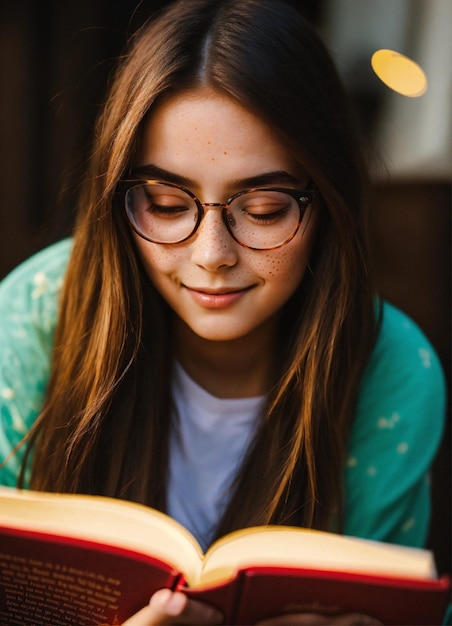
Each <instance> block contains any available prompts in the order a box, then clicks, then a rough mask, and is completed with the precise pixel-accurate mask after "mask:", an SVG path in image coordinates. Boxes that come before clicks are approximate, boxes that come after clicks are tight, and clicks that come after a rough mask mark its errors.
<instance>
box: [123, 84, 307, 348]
mask: <svg viewBox="0 0 452 626" xmlns="http://www.w3.org/2000/svg"><path fill="white" fill-rule="evenodd" d="M137 169H138V170H139V171H140V176H141V175H143V177H145V178H154V179H155V178H157V179H159V180H164V181H165V182H175V181H180V184H183V186H184V187H185V188H187V189H189V190H190V191H192V192H193V193H194V194H196V196H197V197H198V198H199V199H200V200H201V202H203V203H204V202H206V203H209V202H224V201H226V200H227V199H228V198H229V197H230V196H232V195H233V194H234V193H236V192H238V191H241V190H243V189H245V188H249V187H250V186H257V184H258V183H257V182H256V181H257V179H258V178H260V177H265V178H263V180H264V181H265V182H266V184H265V185H264V186H267V187H269V186H283V187H289V188H296V189H305V188H306V186H307V182H308V181H307V177H306V174H305V173H304V172H303V171H300V168H299V167H297V165H296V164H295V162H294V161H293V160H292V159H291V157H290V155H289V154H288V152H287V151H286V150H285V149H284V146H283V145H282V144H281V142H280V141H279V140H278V139H277V137H276V135H275V134H274V133H273V132H272V130H271V128H270V127H269V126H267V125H266V124H264V123H263V122H262V121H261V120H260V119H259V118H257V117H255V116H254V115H253V114H252V113H251V112H250V111H248V110H247V109H244V108H242V107H241V106H240V105H238V104H237V103H236V102H235V101H233V100H231V99H229V98H227V97H225V96H223V95H221V94H218V93H216V92H214V91H211V90H207V89H205V88H203V89H201V88H200V89H196V90H193V91H189V92H184V93H182V94H179V95H176V96H174V97H172V98H171V99H169V100H166V101H165V102H164V103H162V104H160V105H159V106H158V107H157V108H156V109H155V110H154V111H153V112H152V114H151V116H150V118H149V120H148V121H147V123H146V126H145V128H144V134H143V137H142V149H141V153H140V158H139V161H138V163H137ZM250 179H256V181H251V180H250ZM250 182H251V183H254V184H250ZM205 211H206V212H205V215H204V218H203V220H202V222H201V225H200V226H199V228H198V230H197V231H196V233H195V235H194V236H193V237H192V238H191V239H189V240H188V241H185V242H183V243H179V244H172V245H166V244H155V243H150V242H148V241H146V240H144V239H143V238H141V237H139V236H138V235H136V234H135V240H136V245H137V248H138V251H139V254H140V256H141V258H142V260H143V263H144V266H145V268H146V271H147V273H148V275H149V277H150V279H151V280H152V282H153V283H154V285H155V287H156V288H157V289H158V291H159V292H160V293H161V295H162V296H163V297H164V299H165V300H166V301H167V302H168V304H169V305H170V306H171V308H172V309H173V310H174V311H175V313H176V314H177V316H178V318H179V323H180V321H181V322H182V326H183V327H185V328H187V327H188V328H189V329H190V330H191V331H192V332H193V333H195V334H196V335H198V336H199V337H201V338H203V339H207V340H212V341H231V340H235V339H240V338H243V337H245V336H247V335H249V334H250V333H253V332H256V331H262V332H267V330H268V329H269V328H273V327H274V324H275V323H276V321H277V317H278V312H279V311H280V310H281V307H283V305H284V304H285V303H286V302H287V300H288V299H289V298H290V296H291V295H292V294H293V293H294V291H295V290H296V288H297V287H298V285H299V284H300V281H301V280H302V279H303V275H304V273H305V271H306V267H307V262H308V258H309V252H310V249H311V247H312V243H313V238H314V234H315V224H316V221H317V220H316V215H315V210H313V208H312V205H311V206H309V207H308V210H307V213H306V214H305V216H304V219H303V222H302V225H301V227H300V229H299V230H298V232H297V234H296V235H295V237H294V238H293V239H292V240H291V241H290V242H289V243H287V244H286V245H284V246H283V247H280V248H277V249H274V250H251V249H247V248H244V247H243V246H241V245H240V244H238V243H237V242H236V241H234V239H233V238H232V237H231V235H230V234H229V232H228V231H227V229H226V226H225V224H224V222H223V220H222V216H221V208H218V207H215V208H214V207H212V208H209V207H206V208H205ZM258 334H259V333H258Z"/></svg>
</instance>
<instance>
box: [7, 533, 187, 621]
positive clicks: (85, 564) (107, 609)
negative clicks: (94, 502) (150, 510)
mask: <svg viewBox="0 0 452 626" xmlns="http://www.w3.org/2000/svg"><path fill="white" fill-rule="evenodd" d="M107 523H108V522H107ZM179 578H180V576H179V574H178V572H176V571H175V570H173V569H172V568H171V567H170V566H168V565H166V564H165V563H163V562H162V561H159V560H157V559H153V558H152V557H149V556H146V555H142V554H139V553H137V552H133V551H130V550H125V549H122V548H118V547H113V546H106V545H100V544H98V543H94V542H91V541H85V540H81V539H74V538H66V537H60V536H56V535H47V534H44V533H37V532H36V533H35V532H29V531H18V530H14V529H6V528H2V529H1V535H0V624H5V625H6V624H7V625H8V626H26V625H30V626H97V625H100V624H102V625H105V624H111V625H115V624H122V623H123V622H124V621H125V620H126V619H127V618H128V617H130V616H131V615H133V614H134V613H136V612H137V611H138V610H139V609H141V608H142V607H143V606H145V605H146V604H147V603H148V602H149V598H150V597H151V594H152V593H153V592H154V591H156V590H157V589H160V588H162V587H169V588H174V587H175V585H176V584H177V582H178V580H179Z"/></svg>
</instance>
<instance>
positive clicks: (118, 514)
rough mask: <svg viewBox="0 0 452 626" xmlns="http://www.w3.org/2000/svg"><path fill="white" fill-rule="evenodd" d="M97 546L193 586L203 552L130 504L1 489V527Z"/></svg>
mask: <svg viewBox="0 0 452 626" xmlns="http://www.w3.org/2000/svg"><path fill="white" fill-rule="evenodd" d="M2 524H4V525H13V526H16V527H20V528H23V529H28V530H33V531H41V532H50V533H53V534H56V535H64V536H70V537H78V538H82V539H86V540H92V541H100V542H103V543H106V544H109V545H112V546H119V547H122V548H128V549H130V550H136V551H138V552H141V553H142V554H146V555H150V556H153V557H155V558H157V559H161V560H163V561H165V562H167V563H169V564H170V565H172V566H173V567H175V568H176V569H177V570H178V571H182V572H184V573H185V576H186V578H187V580H188V581H189V582H190V583H191V584H195V583H196V579H197V578H198V575H199V571H200V567H201V558H202V550H201V548H200V546H199V545H198V543H197V542H196V540H195V538H194V537H193V536H192V535H191V533H189V532H188V531H187V530H186V529H185V528H184V527H183V526H182V525H180V524H178V523H177V522H176V521H174V520H173V519H171V518H170V517H168V516H167V515H164V514H163V513H159V512H158V511H155V510H153V509H150V508H148V507H145V506H143V505H140V504H135V503H133V502H125V501H123V500H117V499H113V498H103V497H97V496H83V495H72V494H71V495H67V494H47V493H41V492H32V491H23V492H21V491H18V490H15V489H9V488H4V487H3V488H1V489H0V525H2Z"/></svg>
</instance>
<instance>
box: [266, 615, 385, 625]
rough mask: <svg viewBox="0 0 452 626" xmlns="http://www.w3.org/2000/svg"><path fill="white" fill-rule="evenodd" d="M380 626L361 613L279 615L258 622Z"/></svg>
mask: <svg viewBox="0 0 452 626" xmlns="http://www.w3.org/2000/svg"><path fill="white" fill-rule="evenodd" d="M303 624H305V625H309V626H382V623H381V622H380V621H379V620H377V619H375V618H374V617H370V616H369V615H362V614H361V613H346V614H343V615H319V614H318V613H294V614H290V615H289V614H288V615H280V616H279V617H272V618H270V619H265V620H262V621H260V622H259V625H260V626H289V625H292V626H296V625H300V626H302V625H303Z"/></svg>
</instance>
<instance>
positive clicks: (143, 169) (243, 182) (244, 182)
mask: <svg viewBox="0 0 452 626" xmlns="http://www.w3.org/2000/svg"><path fill="white" fill-rule="evenodd" d="M131 175H132V176H133V177H138V178H149V179H156V180H161V181H164V182H167V183H173V184H175V185H180V186H181V187H188V188H193V187H196V186H197V185H196V183H195V181H193V180H192V179H191V178H186V177H185V176H180V175H179V174H175V173H174V172H170V171H168V170H165V169H162V168H161V167H158V166H157V165H154V164H152V163H150V164H147V165H142V166H140V167H137V168H134V169H133V170H132V172H131ZM301 184H302V183H301V180H300V179H299V178H298V177H296V176H293V175H292V174H289V172H286V171H284V170H275V171H270V172H263V173H262V174H257V175H256V176H250V177H248V178H240V179H237V180H233V181H231V182H230V186H231V188H233V189H245V188H248V187H249V188H251V187H262V186H265V185H295V186H299V185H301Z"/></svg>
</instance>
